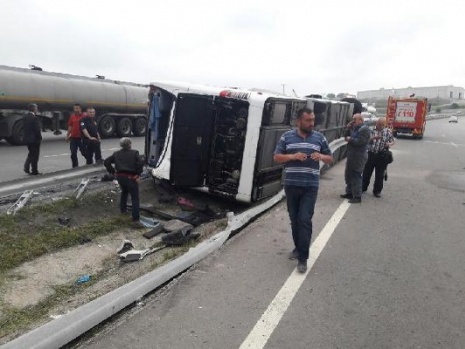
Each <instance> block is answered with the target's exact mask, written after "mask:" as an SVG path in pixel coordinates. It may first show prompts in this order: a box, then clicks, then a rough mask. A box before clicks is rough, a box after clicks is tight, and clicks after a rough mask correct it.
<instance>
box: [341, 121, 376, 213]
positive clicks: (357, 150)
mask: <svg viewBox="0 0 465 349" xmlns="http://www.w3.org/2000/svg"><path fill="white" fill-rule="evenodd" d="M345 140H346V142H347V161H346V168H345V173H344V177H345V182H346V193H345V194H342V195H341V198H344V199H349V202H350V203H351V204H355V203H361V202H362V174H363V168H364V167H365V163H366V162H367V159H368V152H367V149H368V143H369V142H370V129H369V128H368V126H366V125H364V123H363V117H362V115H361V114H354V116H353V117H352V121H351V122H350V123H349V124H348V125H347V133H346V137H345Z"/></svg>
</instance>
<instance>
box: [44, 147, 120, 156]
mask: <svg viewBox="0 0 465 349" xmlns="http://www.w3.org/2000/svg"><path fill="white" fill-rule="evenodd" d="M118 149H120V148H109V149H102V153H103V152H104V151H112V150H118ZM69 155H70V153H63V154H55V155H44V156H43V157H44V158H54V157H58V156H69Z"/></svg>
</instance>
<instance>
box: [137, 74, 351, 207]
mask: <svg viewBox="0 0 465 349" xmlns="http://www.w3.org/2000/svg"><path fill="white" fill-rule="evenodd" d="M149 99H150V108H149V115H148V131H147V134H146V144H145V155H146V161H147V163H148V165H149V166H150V167H152V176H153V177H154V178H157V179H162V180H167V181H169V182H170V183H171V184H172V185H174V186H182V187H192V188H196V189H199V190H201V191H204V192H208V193H210V194H212V195H216V196H221V197H225V198H229V199H231V200H235V201H240V202H244V203H252V202H255V201H259V200H262V199H264V198H267V197H270V196H272V195H274V194H276V193H277V192H279V191H280V190H281V177H282V173H283V165H280V164H276V163H275V162H274V161H273V152H274V149H275V147H276V144H277V142H278V141H279V139H280V137H281V135H282V134H283V133H284V132H286V131H288V130H290V129H291V128H292V124H293V122H294V119H295V115H296V112H297V110H298V109H300V108H302V107H304V106H309V107H310V108H312V109H314V110H315V115H316V123H315V124H316V125H315V128H316V129H318V130H320V131H321V132H323V133H324V134H325V135H326V137H327V139H328V142H330V144H331V143H332V144H333V145H336V147H333V151H335V150H336V151H337V154H335V155H336V159H338V158H340V157H343V156H344V154H343V152H341V149H339V148H341V146H340V145H342V143H341V142H340V140H341V137H342V133H343V129H344V127H345V125H346V123H347V121H348V119H350V117H351V116H352V105H351V104H349V103H346V102H331V101H325V100H320V99H314V98H313V99H312V98H296V97H289V96H283V95H279V94H273V93H269V92H261V91H256V90H255V91H250V90H239V89H228V88H220V87H210V86H202V85H193V84H178V83H166V82H159V83H152V84H151V86H150V94H149ZM337 144H340V145H337Z"/></svg>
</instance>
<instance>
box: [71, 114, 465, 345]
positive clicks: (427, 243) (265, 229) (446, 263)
mask: <svg viewBox="0 0 465 349" xmlns="http://www.w3.org/2000/svg"><path fill="white" fill-rule="evenodd" d="M464 134H465V120H462V119H460V120H459V123H458V124H449V123H448V122H447V119H443V120H434V121H430V122H428V125H427V131H426V134H425V137H424V139H423V140H413V139H398V142H397V145H396V146H395V148H394V149H393V152H394V158H395V160H394V163H393V164H391V165H390V167H389V178H388V181H387V182H385V183H386V185H385V190H384V191H383V193H382V194H383V195H382V197H381V198H380V199H377V198H375V197H374V196H373V195H372V194H371V188H369V191H368V193H366V194H364V197H363V202H362V204H361V205H360V204H355V205H349V204H347V203H346V201H345V200H342V199H339V194H340V193H342V191H343V187H344V183H343V170H344V163H341V164H338V165H336V166H335V167H333V168H332V169H331V170H330V171H329V172H328V173H326V174H325V175H324V176H323V178H322V181H321V188H320V194H319V199H318V202H317V207H316V211H315V216H314V242H313V244H312V250H311V254H312V257H313V258H314V259H315V258H317V259H316V262H315V264H314V265H313V267H312V268H311V269H310V270H309V271H308V273H307V274H306V275H304V276H302V275H300V274H297V273H296V272H295V262H293V261H290V260H288V259H287V254H288V252H289V251H290V249H291V248H292V244H291V237H290V233H289V221H288V217H287V212H286V209H285V205H284V203H281V204H279V205H277V206H276V207H274V208H273V209H272V210H270V211H269V212H267V213H266V214H264V215H262V216H261V217H260V218H258V219H257V220H256V221H254V222H253V223H252V224H250V225H249V226H248V227H247V228H246V229H244V230H243V231H242V232H241V233H240V234H238V235H237V236H235V237H234V238H233V239H231V240H230V241H229V242H228V243H227V244H226V245H225V246H224V247H223V248H222V249H221V250H220V251H218V252H217V253H215V254H214V255H212V256H210V257H208V258H207V259H205V260H204V261H202V262H201V263H199V264H198V265H196V266H195V267H193V268H191V269H190V270H189V271H188V272H186V273H184V274H182V275H181V276H179V277H178V278H177V279H176V280H174V281H173V282H171V283H170V284H169V285H167V286H165V287H164V288H162V289H161V290H159V291H157V292H156V293H155V294H153V295H151V296H150V297H148V298H147V299H146V300H144V302H143V304H141V305H139V306H138V307H137V308H136V309H133V310H132V311H130V312H127V313H125V314H124V315H122V316H121V317H120V318H119V319H118V320H116V321H113V322H111V323H110V324H107V325H106V326H105V327H104V328H103V329H101V331H100V332H99V333H98V334H96V335H94V336H93V338H91V339H90V340H88V341H87V342H85V343H80V344H79V347H81V348H152V349H153V348H240V347H241V348H247V347H248V348H261V347H265V348H322V349H326V348H370V349H371V348H447V349H450V348H464V347H465V321H464V320H465V302H464V301H463V300H464V288H465V267H464V256H465V237H464V236H465V235H464V226H465V194H464V193H465V151H464V150H465V138H464V137H463V135H464ZM333 215H334V216H333ZM330 218H332V219H330ZM328 222H329V223H328ZM327 223H328V225H327ZM324 227H326V228H327V229H326V228H325V230H324V232H322V230H323V228H324ZM325 236H326V238H329V240H327V241H326V240H324V238H325ZM315 239H316V241H315ZM318 254H319V255H318ZM283 285H285V287H283ZM278 293H279V297H277V298H276V299H275V297H276V295H277V294H278ZM273 300H274V301H273ZM262 315H263V316H262ZM241 345H242V346H241Z"/></svg>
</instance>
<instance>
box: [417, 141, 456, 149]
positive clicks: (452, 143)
mask: <svg viewBox="0 0 465 349" xmlns="http://www.w3.org/2000/svg"><path fill="white" fill-rule="evenodd" d="M425 142H426V143H433V144H441V145H451V146H453V147H455V148H458V147H465V144H460V143H454V142H449V143H444V142H434V141H425Z"/></svg>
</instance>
